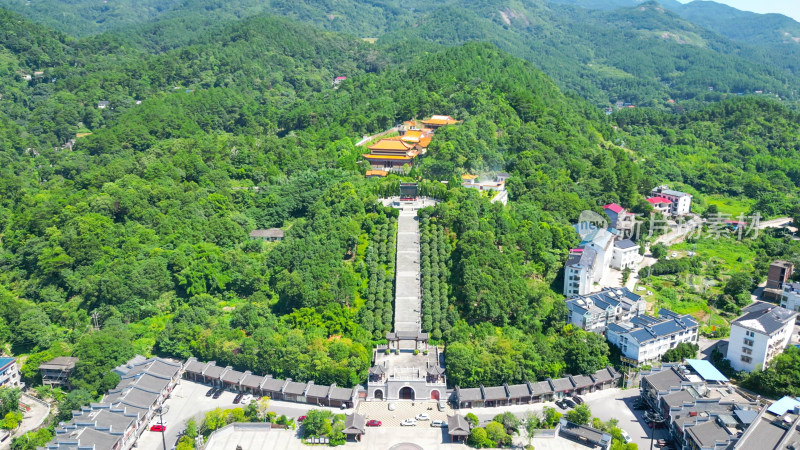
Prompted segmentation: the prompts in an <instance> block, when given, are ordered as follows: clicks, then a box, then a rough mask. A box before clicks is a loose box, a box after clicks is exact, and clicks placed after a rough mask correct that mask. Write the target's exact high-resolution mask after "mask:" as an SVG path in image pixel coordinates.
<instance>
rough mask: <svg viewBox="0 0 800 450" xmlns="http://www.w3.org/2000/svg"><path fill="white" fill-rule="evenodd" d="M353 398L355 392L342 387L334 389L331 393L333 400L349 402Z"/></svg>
mask: <svg viewBox="0 0 800 450" xmlns="http://www.w3.org/2000/svg"><path fill="white" fill-rule="evenodd" d="M352 398H353V390H352V389H348V388H341V387H336V386H334V387H332V388H331V392H330V399H331V400H340V401H348V400H350V399H352Z"/></svg>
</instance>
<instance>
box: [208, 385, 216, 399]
mask: <svg viewBox="0 0 800 450" xmlns="http://www.w3.org/2000/svg"><path fill="white" fill-rule="evenodd" d="M216 390H217V388H215V387H212V388H211V389H209V390H208V392H206V397H211V396H212V395H214V391H216Z"/></svg>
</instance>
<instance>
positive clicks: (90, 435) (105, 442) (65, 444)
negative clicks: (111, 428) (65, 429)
mask: <svg viewBox="0 0 800 450" xmlns="http://www.w3.org/2000/svg"><path fill="white" fill-rule="evenodd" d="M120 440H122V436H119V435H112V434H108V433H106V432H102V431H97V430H94V429H92V428H83V429H81V430H77V431H73V432H69V433H67V434H63V435H57V436H56V437H55V438H54V439H53V440H52V441H50V442H49V443H48V444H47V446H46V447H45V448H47V449H59V450H61V449H77V448H81V449H83V448H95V449H98V450H99V449H106V448H112V447H114V446H115V445H116V444H117V443H118V442H119V441H120Z"/></svg>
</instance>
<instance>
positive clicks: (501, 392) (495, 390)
mask: <svg viewBox="0 0 800 450" xmlns="http://www.w3.org/2000/svg"><path fill="white" fill-rule="evenodd" d="M483 392H484V394H485V396H484V400H490V401H491V400H505V399H506V398H508V397H507V395H506V388H505V387H504V386H491V387H484V388H483Z"/></svg>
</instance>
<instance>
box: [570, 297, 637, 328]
mask: <svg viewBox="0 0 800 450" xmlns="http://www.w3.org/2000/svg"><path fill="white" fill-rule="evenodd" d="M566 303H567V310H568V317H567V322H569V323H571V324H573V325H575V326H576V327H580V328H581V329H583V330H586V331H591V332H593V333H602V332H604V331H605V330H606V328H607V327H608V326H609V325H610V324H612V323H619V322H628V321H630V320H632V319H633V318H634V317H636V316H639V315H643V314H644V312H645V308H646V307H647V302H646V301H645V300H644V299H642V297H641V296H640V295H636V294H634V293H633V292H631V291H630V290H629V289H628V288H624V287H621V288H609V289H603V290H602V291H600V292H596V293H594V294H589V295H582V296H579V297H573V298H570V299H567V300H566Z"/></svg>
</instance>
